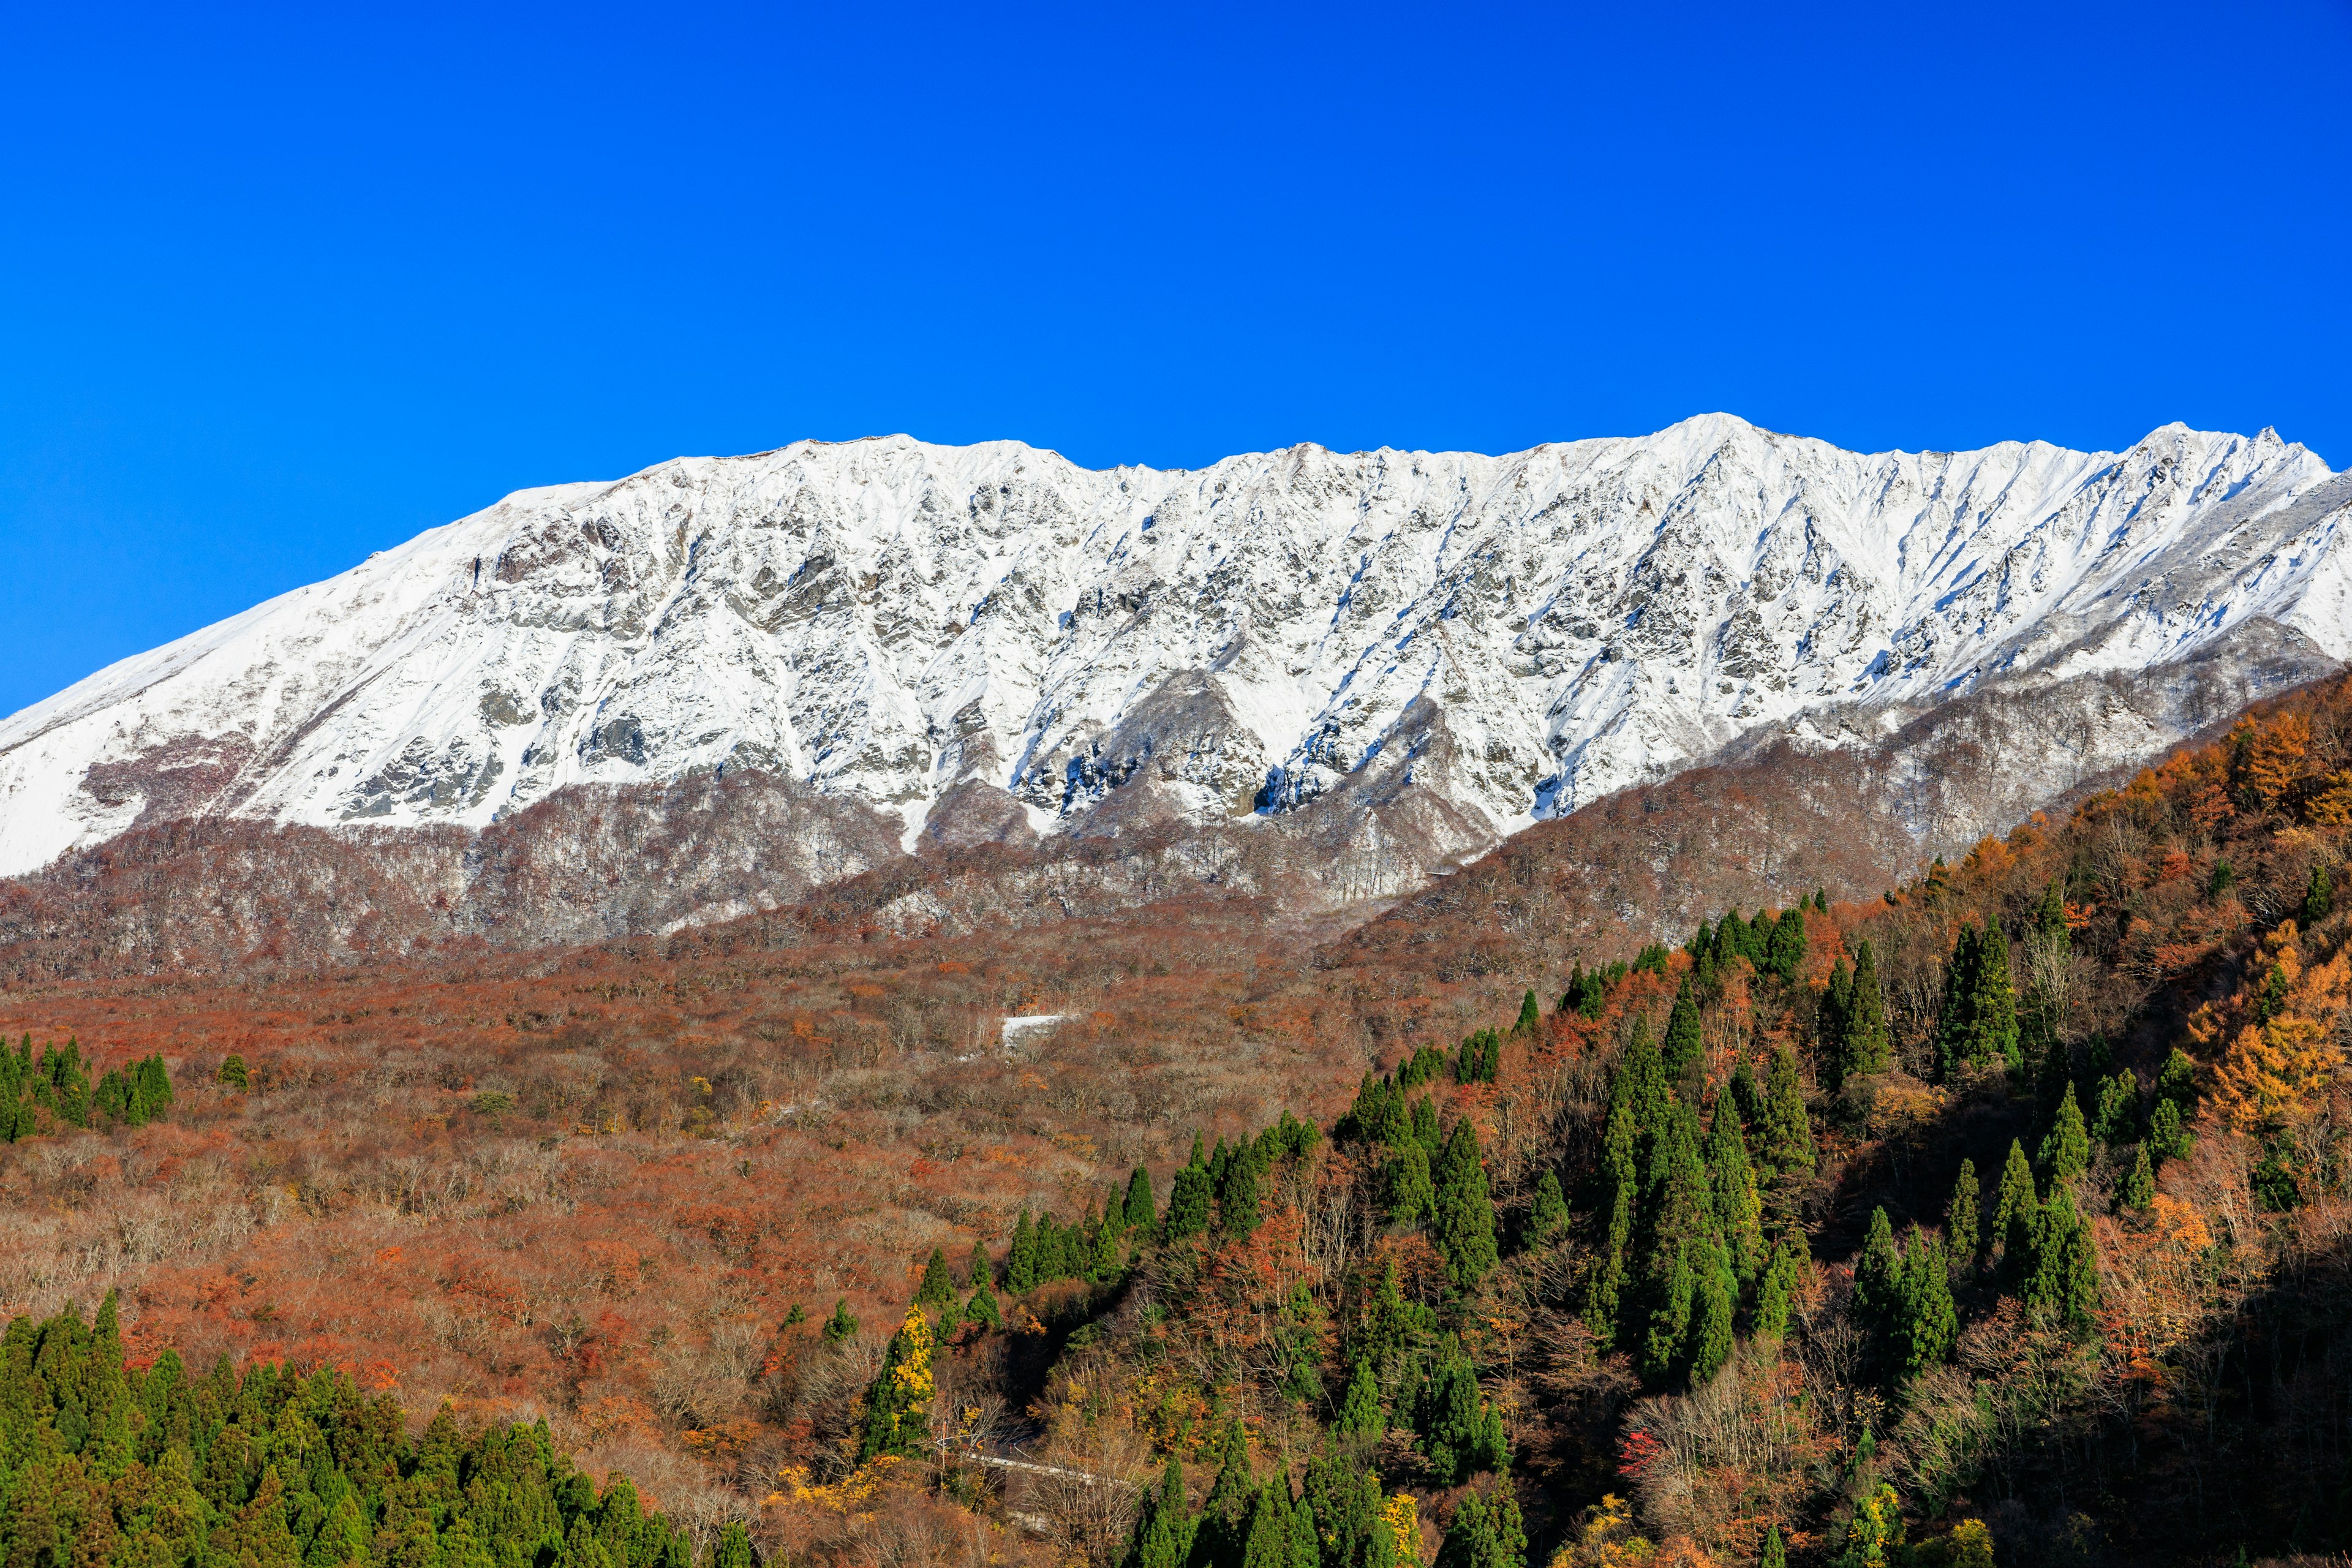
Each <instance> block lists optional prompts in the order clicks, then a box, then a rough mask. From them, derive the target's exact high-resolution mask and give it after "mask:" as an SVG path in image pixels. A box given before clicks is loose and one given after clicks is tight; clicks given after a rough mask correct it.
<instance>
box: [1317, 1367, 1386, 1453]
mask: <svg viewBox="0 0 2352 1568" xmlns="http://www.w3.org/2000/svg"><path fill="white" fill-rule="evenodd" d="M1388 1426H1389V1423H1388V1417H1387V1416H1386V1415H1383V1414H1382V1413H1381V1385H1380V1380H1379V1379H1378V1378H1375V1377H1374V1376H1373V1375H1372V1363H1370V1361H1369V1360H1365V1359H1362V1358H1359V1359H1358V1361H1357V1362H1356V1371H1355V1373H1354V1375H1353V1376H1351V1377H1349V1379H1348V1394H1347V1397H1346V1398H1345V1399H1343V1400H1341V1401H1340V1403H1339V1418H1338V1419H1337V1420H1336V1421H1334V1422H1333V1423H1332V1424H1331V1430H1333V1431H1334V1432H1337V1433H1339V1434H1340V1435H1341V1436H1359V1435H1361V1436H1374V1437H1377V1436H1380V1435H1381V1433H1382V1432H1385V1431H1387V1430H1388Z"/></svg>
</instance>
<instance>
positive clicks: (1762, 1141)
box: [1756, 1045, 1814, 1179]
mask: <svg viewBox="0 0 2352 1568" xmlns="http://www.w3.org/2000/svg"><path fill="white" fill-rule="evenodd" d="M1756 1142H1757V1152H1758V1155H1759V1162H1760V1163H1761V1164H1762V1165H1763V1167H1764V1169H1765V1170H1766V1171H1767V1172H1769V1175H1770V1177H1777V1176H1780V1175H1783V1174H1785V1173H1789V1172H1791V1171H1794V1172H1800V1173H1804V1174H1808V1175H1810V1174H1811V1173H1812V1170H1813V1163H1814V1154H1813V1124H1812V1119H1811V1117H1809V1116H1808V1115H1807V1114H1806V1113H1805V1086H1804V1083H1803V1080H1802V1079H1801V1078H1800V1077H1799V1076H1798V1070H1797V1053H1796V1052H1795V1051H1794V1050H1793V1049H1791V1048H1790V1047H1788V1046H1785V1045H1784V1046H1780V1047H1777V1048H1776V1049H1775V1050H1774V1051H1773V1052H1772V1068H1771V1071H1770V1073H1769V1075H1768V1076H1767V1078H1766V1079H1765V1083H1764V1108H1763V1111H1762V1114H1761V1116H1760V1118H1759V1122H1758V1126H1757V1141H1756ZM1767 1179H1769V1177H1768V1178H1767Z"/></svg>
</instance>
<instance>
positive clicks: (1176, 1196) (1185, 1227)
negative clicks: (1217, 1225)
mask: <svg viewBox="0 0 2352 1568" xmlns="http://www.w3.org/2000/svg"><path fill="white" fill-rule="evenodd" d="M1193 1152H1195V1153H1198V1152H1199V1145H1198V1143H1197V1142H1195V1144H1194V1151H1193ZM1211 1191H1212V1189H1211V1188H1210V1185H1209V1173H1208V1170H1207V1169H1206V1167H1204V1166H1202V1165H1200V1164H1197V1163H1196V1164H1190V1165H1187V1166H1185V1167H1184V1168H1183V1169H1182V1170H1181V1171H1179V1172H1177V1173H1176V1181H1175V1184H1174V1185H1173V1186H1171V1188H1170V1189H1169V1192H1168V1213H1167V1214H1166V1215H1163V1216H1162V1218H1161V1220H1160V1229H1161V1230H1162V1232H1163V1233H1164V1239H1166V1240H1169V1241H1181V1240H1182V1239H1183V1238H1184V1237H1188V1236H1202V1235H1205V1234H1206V1233H1207V1231H1208V1228H1209V1208H1210V1194H1211Z"/></svg>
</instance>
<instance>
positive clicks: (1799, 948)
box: [1763, 907, 1805, 983]
mask: <svg viewBox="0 0 2352 1568" xmlns="http://www.w3.org/2000/svg"><path fill="white" fill-rule="evenodd" d="M1804 966H1805V913H1804V910H1803V909H1802V908H1801V907H1800V908H1798V909H1793V910H1782V911H1781V914H1780V919H1779V920H1778V921H1775V922H1773V926H1772V934H1771V936H1770V937H1769V939H1768V940H1767V941H1766V942H1765V946H1764V965H1763V967H1764V971H1765V973H1769V974H1777V975H1779V976H1780V979H1781V980H1782V981H1784V982H1788V983H1794V981H1795V980H1796V978H1797V972H1798V971H1799V970H1801V969H1802V968H1803V967H1804Z"/></svg>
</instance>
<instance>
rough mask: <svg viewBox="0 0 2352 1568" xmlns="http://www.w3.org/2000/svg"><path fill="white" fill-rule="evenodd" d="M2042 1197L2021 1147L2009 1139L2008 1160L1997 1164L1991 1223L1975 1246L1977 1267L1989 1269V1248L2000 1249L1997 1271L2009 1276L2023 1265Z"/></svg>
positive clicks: (2014, 1274)
mask: <svg viewBox="0 0 2352 1568" xmlns="http://www.w3.org/2000/svg"><path fill="white" fill-rule="evenodd" d="M2041 1208H2042V1200H2041V1198H2040V1196H2039V1195H2038V1194H2036V1193H2035V1192H2034V1189H2033V1170H2032V1166H2030V1165H2028V1164H2027V1163H2025V1146H2024V1144H2022V1143H2021V1142H2019V1141H2018V1140H2016V1139H2014V1138H2012V1139H2011V1140H2010V1141H2009V1162H2008V1163H2006V1164H2004V1165H2003V1166H2002V1167H2001V1172H2000V1187H1999V1188H1998V1189H1997V1190H1996V1191H1995V1192H1994V1194H1993V1206H1992V1223H1991V1224H1990V1225H1989V1226H1986V1227H1985V1232H1984V1235H1983V1237H1981V1238H1980V1239H1979V1243H1978V1245H1979V1247H1980V1248H1981V1250H1980V1251H1979V1254H1978V1260H1977V1267H1978V1268H1979V1269H1980V1270H1986V1271H1990V1268H1991V1267H1992V1262H1993V1255H1992V1249H1993V1248H1994V1247H2000V1249H2001V1270H2002V1272H2003V1273H2004V1274H2006V1275H2008V1276H2009V1277H2010V1278H2011V1279H2015V1278H2017V1277H2018V1275H2019V1274H2020V1273H2021V1271H2022V1270H2023V1268H2025V1262H2026V1258H2027V1256H2028V1251H2029V1248H2030V1247H2031V1246H2032V1237H2033V1223H2034V1216H2035V1215H2037V1214H2039V1213H2040V1212H2041Z"/></svg>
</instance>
